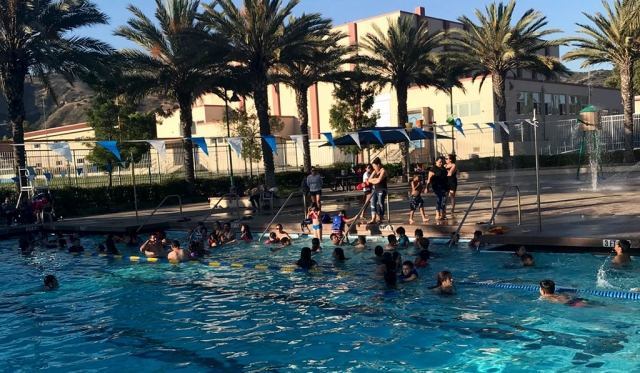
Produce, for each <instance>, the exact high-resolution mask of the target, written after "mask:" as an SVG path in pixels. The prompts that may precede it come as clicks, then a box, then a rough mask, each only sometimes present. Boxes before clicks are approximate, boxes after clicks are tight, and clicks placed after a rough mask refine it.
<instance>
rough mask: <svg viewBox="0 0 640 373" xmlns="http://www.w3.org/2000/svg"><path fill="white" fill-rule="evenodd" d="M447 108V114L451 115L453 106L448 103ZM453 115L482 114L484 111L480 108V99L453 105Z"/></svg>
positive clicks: (463, 116) (461, 116)
mask: <svg viewBox="0 0 640 373" xmlns="http://www.w3.org/2000/svg"><path fill="white" fill-rule="evenodd" d="M446 110H447V111H446V114H447V116H449V115H450V114H451V106H449V105H447V108H446ZM453 115H454V116H456V117H458V118H465V117H472V116H476V115H482V111H481V110H480V101H474V102H467V103H464V104H458V105H453Z"/></svg>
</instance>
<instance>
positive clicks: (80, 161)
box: [76, 158, 84, 164]
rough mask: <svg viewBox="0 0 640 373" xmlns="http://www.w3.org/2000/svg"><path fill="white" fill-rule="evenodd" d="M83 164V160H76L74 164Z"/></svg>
mask: <svg viewBox="0 0 640 373" xmlns="http://www.w3.org/2000/svg"><path fill="white" fill-rule="evenodd" d="M83 163H84V158H78V159H76V164H83Z"/></svg>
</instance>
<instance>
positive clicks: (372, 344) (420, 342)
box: [0, 232, 640, 372]
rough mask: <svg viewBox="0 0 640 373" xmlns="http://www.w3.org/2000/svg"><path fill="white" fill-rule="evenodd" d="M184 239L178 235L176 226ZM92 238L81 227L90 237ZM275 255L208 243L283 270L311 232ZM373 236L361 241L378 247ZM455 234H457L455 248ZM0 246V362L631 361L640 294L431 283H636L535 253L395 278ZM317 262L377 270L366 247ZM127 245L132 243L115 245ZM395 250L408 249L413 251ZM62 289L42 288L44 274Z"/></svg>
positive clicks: (444, 251) (486, 256) (273, 368)
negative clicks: (582, 295) (554, 298)
mask: <svg viewBox="0 0 640 373" xmlns="http://www.w3.org/2000/svg"><path fill="white" fill-rule="evenodd" d="M170 236H173V237H178V238H181V237H182V236H184V233H179V232H170ZM100 240H101V238H100V237H84V238H83V245H84V246H85V248H87V249H90V248H93V247H95V246H96V245H97V244H98V243H99V242H100ZM294 241H295V245H294V246H292V247H289V248H285V249H283V250H281V251H277V252H275V253H274V252H271V251H270V250H269V248H268V246H267V245H264V244H258V243H254V244H239V245H236V246H233V247H224V248H219V249H215V250H214V252H213V253H212V255H211V257H210V258H209V259H208V260H210V261H214V260H215V261H222V262H232V263H251V264H265V265H278V266H286V265H292V264H293V263H295V261H296V260H297V259H298V257H299V252H300V247H302V246H307V245H308V244H309V242H310V238H301V239H297V240H294ZM375 244H376V243H373V242H372V243H370V245H371V246H372V247H373V246H374V245H375ZM461 246H463V244H462V245H461ZM16 247H17V240H8V241H4V242H2V243H0V281H1V283H2V284H3V285H4V286H2V288H1V290H0V298H1V299H2V301H1V302H0V323H1V325H2V328H0V359H1V360H2V361H3V364H2V366H0V371H6V372H32V371H36V370H41V369H44V370H46V371H48V372H72V371H82V372H94V371H120V372H134V371H135V372H141V371H144V372H168V371H171V372H174V371H175V372H292V371H326V372H377V371H392V372H425V371H443V370H447V371H451V372H460V371H468V372H530V371H554V372H555V371H567V370H576V371H586V370H589V369H591V370H597V371H598V372H600V371H605V372H619V371H622V370H627V371H630V372H632V371H637V369H638V368H637V367H638V366H640V357H639V356H640V355H638V347H639V346H640V316H639V315H640V313H639V312H638V311H639V308H640V302H639V301H630V300H618V299H610V298H598V297H596V296H593V297H591V296H590V297H589V299H590V300H597V301H599V302H601V303H602V306H599V307H593V308H570V307H566V306H563V305H558V304H550V303H548V302H546V301H541V300H539V299H538V295H537V293H535V292H530V291H529V292H527V291H518V290H504V289H494V288H482V287H475V286H458V287H457V293H456V294H455V295H452V296H442V295H438V294H435V293H433V292H431V291H429V290H427V289H426V288H427V287H428V286H430V285H433V284H434V282H435V275H436V273H437V272H438V271H440V270H445V269H446V270H450V271H451V272H452V273H453V274H454V278H455V279H456V281H463V280H466V281H479V280H493V281H501V282H508V283H512V284H522V285H537V284H538V283H539V281H540V280H541V279H544V278H552V279H554V280H555V281H556V283H558V284H559V285H564V286H571V287H577V288H582V289H598V288H600V289H610V290H622V291H628V290H629V288H632V287H640V279H639V276H638V268H637V267H635V268H634V267H633V266H632V267H631V268H626V269H615V268H612V267H611V265H610V264H608V261H609V260H610V258H607V257H604V256H591V255H587V254H584V255H577V254H542V253H536V254H534V255H535V258H536V263H537V267H536V268H522V267H520V266H519V265H518V262H517V261H516V260H515V259H514V258H513V256H512V255H510V254H508V253H486V252H478V251H474V250H469V249H467V248H465V247H459V248H458V247H454V248H451V249H449V248H448V247H446V246H445V245H433V247H432V251H434V252H435V253H436V256H435V257H434V258H432V260H431V261H430V263H431V265H430V266H429V267H426V268H420V269H418V271H419V273H420V277H421V279H420V280H419V281H418V282H416V283H410V284H406V285H399V286H398V287H397V288H395V289H389V288H387V287H386V286H384V285H383V284H382V283H381V282H380V281H378V280H375V279H373V278H369V277H359V276H330V275H314V274H307V273H291V272H283V271H274V270H268V269H265V270H257V269H245V268H230V267H211V266H204V265H201V264H191V263H182V264H178V265H173V264H168V263H138V262H131V261H125V260H122V259H109V258H102V257H86V256H78V257H74V256H72V255H70V254H67V253H64V252H51V251H44V252H40V253H35V254H33V255H30V256H22V255H21V254H20V253H19V251H17V250H15V248H16ZM324 248H325V250H324V252H323V253H320V254H317V255H316V256H315V260H316V261H317V262H318V267H319V268H322V269H331V270H339V271H349V272H356V273H373V271H374V270H375V267H376V264H374V262H373V261H372V260H371V257H372V256H373V253H372V251H364V252H358V253H355V252H354V251H353V249H351V248H348V247H347V248H346V250H345V251H346V253H347V256H348V257H350V258H351V259H350V260H348V261H347V262H346V263H342V264H335V263H334V262H333V261H332V259H331V249H332V246H331V245H328V244H327V242H326V241H325V247H324ZM119 249H120V250H121V251H122V252H123V254H125V255H137V249H130V248H126V247H124V246H119ZM412 252H414V250H413V249H407V250H402V251H401V253H402V254H403V259H413V257H412V256H410V255H408V254H409V253H412ZM51 273H52V274H55V275H56V276H57V277H58V279H59V281H60V284H61V287H60V288H59V289H58V290H56V291H52V292H44V291H41V289H40V284H41V283H42V278H43V277H44V275H46V274H51Z"/></svg>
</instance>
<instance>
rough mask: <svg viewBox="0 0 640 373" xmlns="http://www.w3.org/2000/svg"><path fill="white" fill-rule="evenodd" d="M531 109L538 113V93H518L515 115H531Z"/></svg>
mask: <svg viewBox="0 0 640 373" xmlns="http://www.w3.org/2000/svg"><path fill="white" fill-rule="evenodd" d="M533 109H536V111H540V93H538V92H520V93H519V94H518V102H517V103H516V113H517V114H520V115H531V114H533Z"/></svg>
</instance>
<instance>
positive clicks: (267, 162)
mask: <svg viewBox="0 0 640 373" xmlns="http://www.w3.org/2000/svg"><path fill="white" fill-rule="evenodd" d="M253 99H254V102H255V104H256V112H257V113H258V121H259V122H260V135H261V136H268V135H271V126H270V125H269V96H268V94H267V79H266V76H263V77H257V78H256V79H255V80H254V82H253ZM262 156H263V159H264V178H265V186H266V187H267V189H268V188H273V187H275V186H276V173H275V172H276V170H275V166H274V164H273V150H271V147H270V146H269V144H268V143H267V141H266V140H265V139H262Z"/></svg>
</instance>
